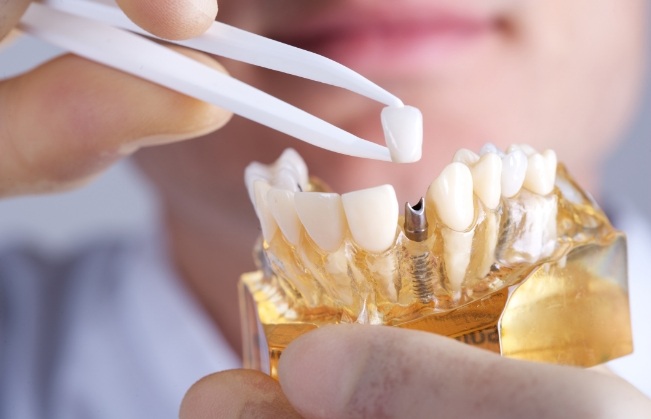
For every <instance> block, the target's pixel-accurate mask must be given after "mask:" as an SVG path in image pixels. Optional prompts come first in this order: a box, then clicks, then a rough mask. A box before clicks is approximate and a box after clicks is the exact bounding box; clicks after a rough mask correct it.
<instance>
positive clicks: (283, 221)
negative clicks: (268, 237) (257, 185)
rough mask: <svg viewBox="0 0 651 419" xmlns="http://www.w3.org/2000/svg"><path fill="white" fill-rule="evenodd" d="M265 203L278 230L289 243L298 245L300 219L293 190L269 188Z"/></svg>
mask: <svg viewBox="0 0 651 419" xmlns="http://www.w3.org/2000/svg"><path fill="white" fill-rule="evenodd" d="M267 203H268V205H269V211H271V214H272V215H273V217H274V219H275V220H276V223H277V224H278V227H279V228H280V231H282V233H283V235H284V236H285V237H286V238H287V240H288V241H289V242H290V243H291V244H293V245H298V241H299V239H300V237H301V221H300V220H299V218H298V214H297V213H296V206H295V205H294V192H293V191H290V190H285V189H276V188H271V189H270V190H269V192H267Z"/></svg>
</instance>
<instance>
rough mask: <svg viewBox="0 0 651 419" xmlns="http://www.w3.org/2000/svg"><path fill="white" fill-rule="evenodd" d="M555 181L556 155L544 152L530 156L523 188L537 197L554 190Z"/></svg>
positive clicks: (551, 152) (551, 151) (547, 151)
mask: <svg viewBox="0 0 651 419" xmlns="http://www.w3.org/2000/svg"><path fill="white" fill-rule="evenodd" d="M555 181H556V153H555V152H554V151H553V150H545V151H544V152H543V153H542V154H539V153H535V154H532V155H530V156H529V158H528V161H527V174H526V176H525V178H524V187H525V188H527V189H528V190H530V191H531V192H534V193H537V194H539V195H547V194H548V193H550V192H551V191H553V190H554V182H555Z"/></svg>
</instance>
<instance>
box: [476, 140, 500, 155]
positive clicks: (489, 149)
mask: <svg viewBox="0 0 651 419" xmlns="http://www.w3.org/2000/svg"><path fill="white" fill-rule="evenodd" d="M488 153H495V154H497V155H498V156H500V157H502V156H504V152H503V151H502V150H500V149H499V148H498V147H497V146H496V145H495V144H493V143H486V144H484V145H483V146H482V147H481V149H480V150H479V155H480V156H483V155H485V154H488Z"/></svg>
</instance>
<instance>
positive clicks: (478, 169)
mask: <svg viewBox="0 0 651 419" xmlns="http://www.w3.org/2000/svg"><path fill="white" fill-rule="evenodd" d="M470 171H471V172H472V183H473V187H474V189H475V194H477V196H478V197H479V199H480V200H481V202H483V203H484V205H485V206H486V207H487V208H489V209H495V208H497V206H498V205H499V204H500V195H501V192H502V185H501V183H502V159H500V157H499V156H498V155H497V154H495V153H486V154H484V155H483V156H481V158H480V159H479V161H478V162H477V163H476V164H475V165H474V166H473V167H472V169H470Z"/></svg>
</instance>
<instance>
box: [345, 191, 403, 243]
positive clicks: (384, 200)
mask: <svg viewBox="0 0 651 419" xmlns="http://www.w3.org/2000/svg"><path fill="white" fill-rule="evenodd" d="M341 200H342V203H343V205H344V212H345V213H346V219H347V220H348V226H349V227H350V233H351V234H352V236H353V239H354V240H355V242H356V243H357V244H358V245H359V246H360V247H361V248H363V249H364V250H366V251H368V252H372V253H381V252H383V251H385V250H387V249H389V248H390V247H391V245H392V244H393V242H394V239H395V235H396V229H397V227H398V216H399V212H400V210H399V208H398V199H397V197H396V192H395V190H394V189H393V186H391V185H382V186H378V187H375V188H370V189H363V190H360V191H354V192H349V193H347V194H344V195H342V196H341Z"/></svg>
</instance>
